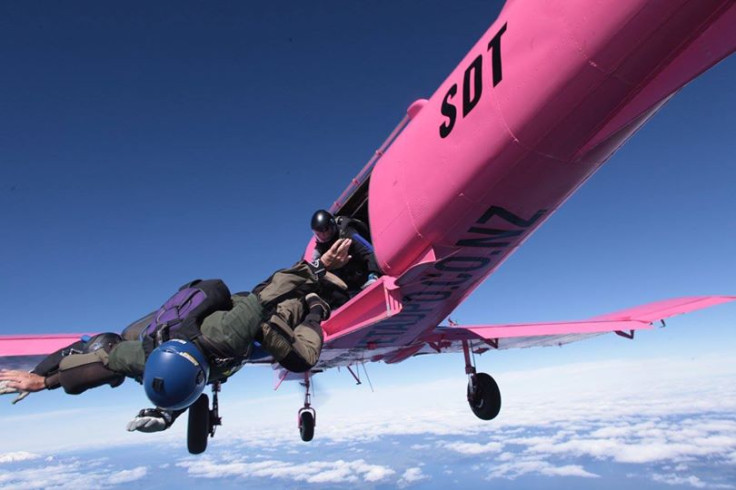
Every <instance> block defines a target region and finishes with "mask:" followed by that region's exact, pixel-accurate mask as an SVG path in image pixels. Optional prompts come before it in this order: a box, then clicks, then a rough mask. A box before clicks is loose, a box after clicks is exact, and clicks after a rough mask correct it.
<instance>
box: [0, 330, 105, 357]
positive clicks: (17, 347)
mask: <svg viewBox="0 0 736 490" xmlns="http://www.w3.org/2000/svg"><path fill="white" fill-rule="evenodd" d="M82 335H85V334H48V335H3V336H0V357H11V356H36V355H43V354H49V353H51V352H54V351H56V350H59V349H61V348H63V347H66V346H67V345H69V344H71V343H73V342H76V341H77V340H79V339H80V338H81V337H82ZM90 335H93V334H90Z"/></svg>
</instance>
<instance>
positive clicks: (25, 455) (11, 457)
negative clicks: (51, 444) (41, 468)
mask: <svg viewBox="0 0 736 490" xmlns="http://www.w3.org/2000/svg"><path fill="white" fill-rule="evenodd" d="M40 457H41V455H39V454H34V453H29V452H27V451H17V452H14V453H5V454H0V463H16V462H18V461H29V460H32V459H38V458H40Z"/></svg>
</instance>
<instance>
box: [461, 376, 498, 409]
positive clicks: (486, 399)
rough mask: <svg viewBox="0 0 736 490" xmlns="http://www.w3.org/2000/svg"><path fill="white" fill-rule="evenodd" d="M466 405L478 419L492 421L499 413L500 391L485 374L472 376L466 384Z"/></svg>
mask: <svg viewBox="0 0 736 490" xmlns="http://www.w3.org/2000/svg"><path fill="white" fill-rule="evenodd" d="M468 403H469V404H470V409H471V410H472V411H473V413H474V414H475V415H476V417H478V418H479V419H483V420H492V419H494V418H496V416H497V415H498V412H500V411H501V391H500V390H499V389H498V385H497V384H496V381H495V380H494V379H493V378H492V377H491V376H489V375H488V374H486V373H477V374H474V375H473V376H472V377H471V379H470V381H469V382H468Z"/></svg>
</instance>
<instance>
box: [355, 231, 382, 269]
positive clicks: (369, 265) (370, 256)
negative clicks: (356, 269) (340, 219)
mask: <svg viewBox="0 0 736 490" xmlns="http://www.w3.org/2000/svg"><path fill="white" fill-rule="evenodd" d="M349 237H350V239H351V240H352V241H353V244H352V246H351V248H352V249H353V250H355V252H356V253H357V255H358V256H359V257H360V259H361V261H363V263H364V264H365V266H366V270H367V271H368V272H369V273H373V274H375V275H377V276H380V275H382V272H381V269H379V267H378V262H376V254H375V253H374V251H373V245H371V243H370V242H369V241H368V240H366V239H365V238H363V236H361V235H360V233H358V232H357V231H355V230H353V229H351V230H350V234H349Z"/></svg>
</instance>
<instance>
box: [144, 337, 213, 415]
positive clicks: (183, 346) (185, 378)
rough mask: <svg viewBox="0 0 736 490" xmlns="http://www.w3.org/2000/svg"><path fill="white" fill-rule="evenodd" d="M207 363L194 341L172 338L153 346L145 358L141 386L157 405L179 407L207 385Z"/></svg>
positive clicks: (208, 373)
mask: <svg viewBox="0 0 736 490" xmlns="http://www.w3.org/2000/svg"><path fill="white" fill-rule="evenodd" d="M209 375H210V366H209V364H208V363H207V358H205V356H204V355H203V354H202V352H200V351H199V349H198V348H197V346H196V345H194V343H192V342H189V341H187V340H180V339H172V340H168V341H166V342H164V343H163V344H161V345H159V346H158V347H156V348H155V349H154V350H153V352H151V355H149V356H148V359H147V360H146V367H145V369H144V371H143V387H144V388H145V390H146V396H148V399H149V400H151V401H152V402H153V403H154V404H155V405H156V406H157V407H159V408H164V409H166V410H182V409H185V408H187V407H188V406H189V405H191V404H192V403H194V402H195V401H196V400H197V398H199V395H201V394H202V392H203V391H204V387H205V386H206V385H207V379H208V377H209Z"/></svg>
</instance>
